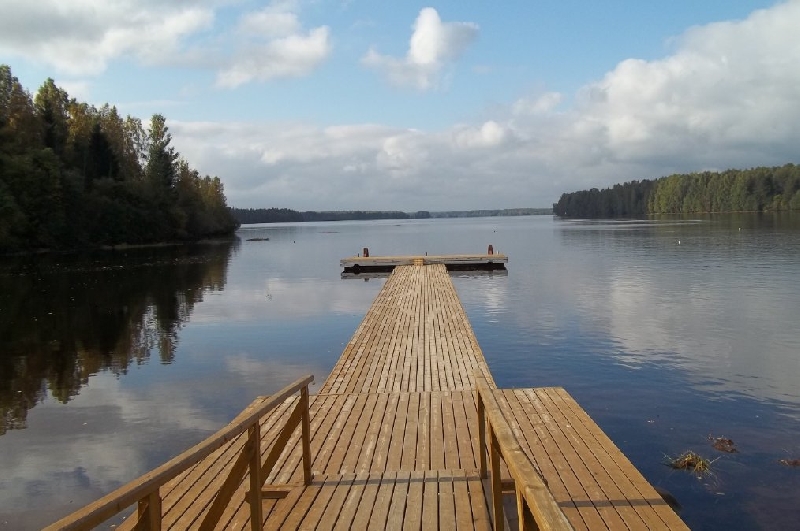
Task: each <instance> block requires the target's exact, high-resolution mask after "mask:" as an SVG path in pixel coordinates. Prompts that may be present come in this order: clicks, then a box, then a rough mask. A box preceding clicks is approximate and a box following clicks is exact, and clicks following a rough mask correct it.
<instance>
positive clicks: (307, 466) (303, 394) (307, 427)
mask: <svg viewBox="0 0 800 531" xmlns="http://www.w3.org/2000/svg"><path fill="white" fill-rule="evenodd" d="M364 250H366V249H364ZM308 402H309V401H308V385H305V386H303V388H302V389H300V408H301V411H302V415H303V417H302V419H301V422H300V424H301V425H302V439H303V482H304V484H306V485H310V484H311V421H310V414H309V404H308Z"/></svg>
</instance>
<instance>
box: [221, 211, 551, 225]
mask: <svg viewBox="0 0 800 531" xmlns="http://www.w3.org/2000/svg"><path fill="white" fill-rule="evenodd" d="M230 211H231V214H232V215H233V217H234V218H235V219H236V220H237V221H238V222H239V223H241V224H242V225H255V224H260V223H304V222H312V221H364V220H380V219H395V220H397V219H439V218H446V219H448V218H485V217H510V216H533V215H552V214H553V210H552V208H506V209H495V210H447V211H438V212H431V211H427V210H419V211H417V212H403V211H399V210H328V211H313V210H310V211H305V212H300V211H297V210H291V209H288V208H250V209H244V208H230Z"/></svg>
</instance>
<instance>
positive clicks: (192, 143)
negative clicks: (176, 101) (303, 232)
mask: <svg viewBox="0 0 800 531" xmlns="http://www.w3.org/2000/svg"><path fill="white" fill-rule="evenodd" d="M796 27H800V2H798V1H794V2H788V3H784V4H778V5H776V6H774V7H772V8H770V9H767V10H761V11H756V12H754V13H752V14H751V15H750V16H748V17H747V18H745V19H743V20H740V21H735V22H722V23H715V24H709V25H706V26H700V27H695V28H692V29H690V30H688V31H687V32H686V33H684V34H683V35H681V36H679V37H678V38H677V39H675V41H674V45H673V51H672V52H671V53H670V54H669V55H667V56H665V57H663V58H660V59H658V60H651V61H645V60H641V59H635V58H631V59H627V60H625V61H622V62H620V63H619V64H618V65H617V66H616V67H615V68H613V69H612V70H610V71H609V72H607V73H606V74H605V75H604V76H602V77H601V78H600V79H598V80H597V81H594V82H591V83H588V84H586V85H585V86H584V87H583V88H581V89H580V90H579V91H577V93H576V94H572V95H565V94H561V93H556V92H542V93H539V94H533V95H530V94H529V95H525V96H521V97H519V98H516V99H515V100H512V101H509V102H508V103H507V104H506V105H504V106H503V105H499V106H492V108H491V109H487V110H486V111H485V112H484V113H483V114H482V115H481V119H480V120H476V121H475V123H466V124H458V125H453V126H450V127H444V128H442V129H440V130H434V131H421V130H414V129H404V128H397V127H389V126H383V125H380V124H345V125H340V126H335V127H318V126H315V125H313V124H308V123H299V124H298V123H281V124H275V123H251V124H241V123H240V124H191V123H180V124H177V123H176V124H174V126H173V124H171V128H172V131H173V134H174V138H175V142H176V145H177V148H178V149H179V151H181V152H182V153H185V154H186V156H187V158H188V159H189V160H191V161H193V163H195V162H196V163H197V164H198V166H199V168H200V169H201V171H203V172H208V173H212V174H217V175H220V176H221V177H222V178H223V179H225V190H226V192H227V193H228V197H229V201H230V203H231V204H232V205H235V206H243V207H259V206H265V205H273V204H276V205H277V204H280V205H286V206H289V207H292V208H299V209H325V208H343V209H348V208H357V207H360V208H364V207H363V206H361V205H369V208H376V209H379V208H383V209H396V208H400V209H408V210H418V209H424V210H437V209H462V208H500V207H508V206H515V205H530V206H547V205H549V204H551V203H552V202H554V201H556V200H557V199H558V197H559V195H560V194H561V193H563V192H569V191H573V190H578V189H584V188H591V187H604V186H610V185H612V184H614V183H618V182H623V181H626V180H631V179H645V178H657V177H660V176H663V175H668V174H670V173H673V172H689V171H696V170H703V169H726V168H731V167H734V168H735V167H752V166H758V165H782V164H784V163H786V162H795V163H797V162H800V161H798V159H797V146H798V145H800V91H798V90H797V87H800V69H798V68H796V65H798V64H800V39H798V38H797V36H796V32H795V30H794V28H796ZM420 46H421V45H420ZM423 48H424V47H423ZM434 48H435V47H434ZM431 49H432V48H431ZM417 53H418V55H416V57H421V58H424V57H427V58H428V59H431V60H432V58H433V57H443V55H442V54H441V53H440V52H432V51H430V50H429V51H427V52H426V51H423V50H421V51H419V52H415V54H417ZM426 54H427V55H426ZM450 57H452V56H450ZM420 60H422V59H420ZM440 62H441V61H440ZM343 191H346V193H345V192H343Z"/></svg>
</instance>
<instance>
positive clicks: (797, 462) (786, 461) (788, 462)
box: [778, 459, 800, 466]
mask: <svg viewBox="0 0 800 531" xmlns="http://www.w3.org/2000/svg"><path fill="white" fill-rule="evenodd" d="M778 462H779V463H780V464H782V465H786V466H800V459H781V460H780V461H778Z"/></svg>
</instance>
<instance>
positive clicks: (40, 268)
mask: <svg viewBox="0 0 800 531" xmlns="http://www.w3.org/2000/svg"><path fill="white" fill-rule="evenodd" d="M237 248H238V243H236V242H224V243H217V244H213V245H203V246H175V247H166V248H150V249H135V250H128V251H118V252H115V253H98V254H94V255H91V256H82V257H77V256H44V257H37V256H34V257H25V258H19V259H13V260H12V259H6V260H4V261H3V263H2V264H0V310H2V311H0V338H2V340H1V342H0V435H2V434H4V433H6V432H7V431H8V430H13V429H19V428H24V427H25V426H26V419H27V414H28V411H29V410H30V409H31V408H33V407H34V406H36V405H37V404H39V403H41V402H42V401H43V400H44V399H45V397H46V396H47V395H48V394H49V395H50V396H52V397H53V398H55V399H57V400H58V401H59V402H61V403H66V402H68V401H70V400H71V399H72V398H74V397H75V396H76V395H78V393H79V392H80V390H81V388H82V387H83V386H84V385H86V384H87V383H88V380H89V378H90V377H91V376H93V375H96V374H98V373H100V372H103V371H107V372H109V373H111V374H114V375H120V374H124V373H126V372H127V371H128V368H129V367H130V365H131V364H142V363H145V362H147V361H148V360H149V359H150V357H151V356H152V355H157V356H158V359H159V361H160V362H161V363H163V364H168V363H171V362H172V361H173V360H174V357H175V351H176V348H177V344H178V330H179V329H180V328H181V326H183V324H184V323H185V322H186V321H187V320H188V319H189V318H190V316H191V314H192V311H193V309H194V307H195V305H196V304H197V303H198V302H200V301H202V300H203V296H204V294H205V293H207V292H209V291H220V290H222V289H223V288H224V286H225V282H226V276H227V269H228V263H229V259H230V257H231V254H232V253H234V252H235V251H236V249H237Z"/></svg>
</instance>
